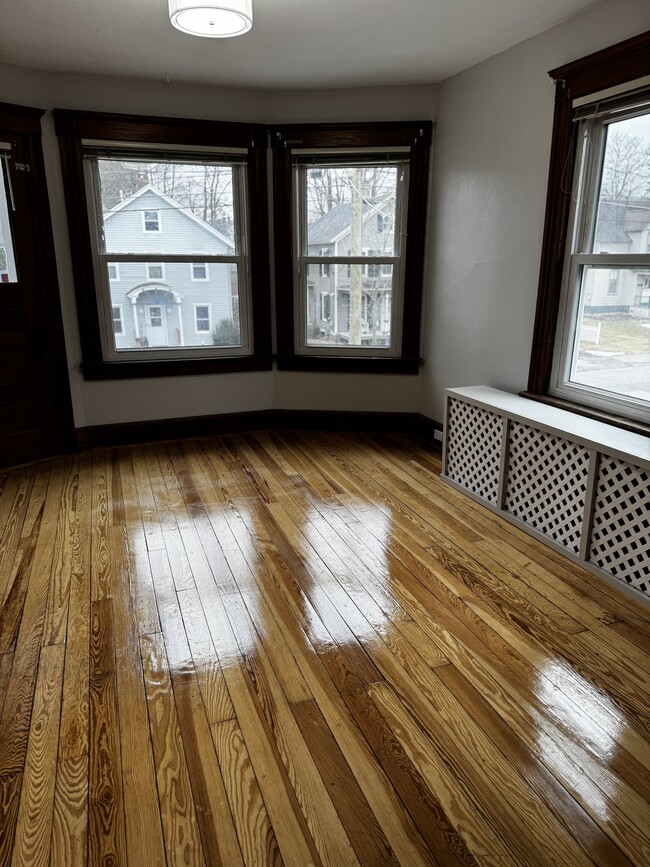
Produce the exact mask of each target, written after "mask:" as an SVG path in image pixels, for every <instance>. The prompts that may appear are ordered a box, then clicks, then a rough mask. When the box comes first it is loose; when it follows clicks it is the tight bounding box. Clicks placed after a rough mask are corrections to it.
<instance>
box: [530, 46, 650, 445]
mask: <svg viewBox="0 0 650 867" xmlns="http://www.w3.org/2000/svg"><path fill="white" fill-rule="evenodd" d="M549 75H550V76H551V77H552V78H553V79H554V81H555V115H554V121H553V140H552V148H551V159H550V171H549V187H548V195H547V204H546V219H545V224H544V240H543V244H542V258H541V267H540V279H539V292H538V297H537V310H536V316H535V327H534V332H533V345H532V351H531V364H530V372H529V379H528V391H527V392H526V394H527V395H528V396H530V397H538V396H539V397H540V398H541V399H542V400H544V402H547V403H551V404H555V405H559V406H563V407H565V408H567V409H573V410H574V411H575V412H578V413H580V414H582V415H587V416H591V417H593V418H597V419H599V420H602V419H608V420H610V421H611V423H612V424H614V425H618V426H619V427H623V428H627V429H628V430H634V431H642V432H647V431H648V430H650V386H649V385H648V383H649V382H650V329H649V328H648V327H647V326H648V325H650V311H649V310H648V307H646V306H645V305H644V304H643V303H642V299H643V274H647V273H648V272H649V271H650V250H648V247H647V242H646V240H645V239H646V238H647V232H648V230H649V229H650V188H649V187H648V183H647V166H648V163H647V159H648V158H647V154H648V152H649V149H650V89H649V88H648V80H649V78H648V77H649V76H650V32H647V33H642V34H639V35H638V36H635V37H632V38H631V39H628V40H625V41H624V42H620V43H618V44H617V45H613V46H611V47H609V48H605V49H602V50H601V51H597V52H595V53H594V54H591V55H589V56H588V57H583V58H580V59H578V60H575V61H573V62H571V63H567V64H565V65H564V66H561V67H558V68H557V69H553V70H551V72H550V73H549ZM614 272H618V280H617V282H616V285H615V283H614ZM615 289H616V292H615V291H614V290H615Z"/></svg>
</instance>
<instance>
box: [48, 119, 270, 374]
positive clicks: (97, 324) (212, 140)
mask: <svg viewBox="0 0 650 867" xmlns="http://www.w3.org/2000/svg"><path fill="white" fill-rule="evenodd" d="M55 117H56V126H57V133H58V135H59V137H60V139H61V149H62V153H63V154H64V155H65V159H64V166H65V170H64V182H65V186H66V204H67V208H68V214H69V220H70V229H71V235H72V238H73V245H72V246H73V250H75V257H74V260H73V266H74V273H75V287H76V292H77V307H78V312H79V320H80V325H81V329H80V330H81V333H82V351H83V362H84V363H83V371H84V375H85V376H86V378H124V377H131V376H164V375H170V374H190V373H201V372H212V371H220V370H221V371H230V370H259V369H268V368H269V367H270V366H271V360H270V328H269V288H268V281H267V278H266V274H265V271H266V268H265V266H266V265H267V262H268V247H267V242H266V236H267V230H266V213H267V210H268V209H267V207H266V204H265V202H266V181H265V158H264V148H265V142H266V132H265V130H264V129H263V128H261V127H257V126H253V125H250V124H222V123H213V122H207V121H185V120H176V119H165V118H162V119H161V118H139V117H129V116H128V115H127V116H125V115H120V116H114V115H104V114H94V113H86V112H69V111H58V110H57V111H56V112H55ZM253 203H254V207H253ZM260 215H261V216H260ZM84 222H85V229H84V228H83V227H84ZM163 230H164V231H163ZM253 237H254V239H255V241H254V243H253ZM154 239H155V240H154ZM197 250H201V251H202V252H201V260H202V261H201V262H200V263H197V262H194V261H193V257H194V256H195V254H196V251H197ZM118 276H119V281H118V280H117V277H118ZM143 276H144V280H143ZM197 282H198V283H200V284H201V285H200V286H195V285H194V284H195V283H197ZM118 308H119V316H117V315H116V311H117V309H118ZM127 311H128V327H126V326H125V322H124V318H123V313H126V312H127ZM205 313H207V316H205V315H203V314H205ZM213 322H214V328H215V329H218V334H219V335H221V337H219V338H218V339H217V338H215V339H214V340H213V339H206V335H207V337H208V338H209V336H210V332H211V331H212V327H213V326H212V323H213ZM118 338H119V339H118Z"/></svg>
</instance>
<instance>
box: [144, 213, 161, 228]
mask: <svg viewBox="0 0 650 867" xmlns="http://www.w3.org/2000/svg"><path fill="white" fill-rule="evenodd" d="M142 228H143V230H144V231H145V232H160V231H161V228H160V211H143V212H142Z"/></svg>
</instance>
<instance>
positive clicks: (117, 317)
mask: <svg viewBox="0 0 650 867" xmlns="http://www.w3.org/2000/svg"><path fill="white" fill-rule="evenodd" d="M112 311H113V333H114V334H123V332H124V325H123V323H122V306H121V305H118V306H117V307H113V308H112Z"/></svg>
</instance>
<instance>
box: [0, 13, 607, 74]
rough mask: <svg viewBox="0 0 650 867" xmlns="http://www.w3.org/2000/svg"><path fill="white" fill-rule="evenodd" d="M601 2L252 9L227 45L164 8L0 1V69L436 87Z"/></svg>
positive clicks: (225, 40)
mask: <svg viewBox="0 0 650 867" xmlns="http://www.w3.org/2000/svg"><path fill="white" fill-rule="evenodd" d="M597 2H599V0H542V2H540V0H326V2H322V0H321V2H318V0H253V29H252V30H251V31H250V32H249V33H247V34H246V35H244V36H239V37H237V38H235V39H201V38H198V37H193V36H188V35H186V34H184V33H180V32H178V31H177V30H175V29H174V28H173V27H172V26H171V25H170V23H169V18H168V11H167V0H1V3H0V6H1V12H0V61H2V62H4V63H10V64H15V65H17V66H27V67H31V68H35V69H46V70H53V71H61V72H76V73H97V74H109V75H124V76H134V77H138V78H149V79H158V80H163V81H164V80H167V77H169V80H170V81H175V82H196V83H199V82H200V83H205V84H222V85H229V86H237V87H260V88H274V89H276V88H292V89H293V88H333V87H352V86H365V85H389V84H418V83H435V82H437V81H441V80H442V79H444V78H447V77H449V76H450V75H454V74H455V73H457V72H460V71H461V70H463V69H467V68H468V67H470V66H473V65H474V64H475V63H478V62H479V61H481V60H485V59H486V58H487V57H490V56H492V55H493V54H497V53H498V52H500V51H504V50H505V49H506V48H509V47H510V46H512V45H515V44H517V43H518V42H521V41H523V40H524V39H528V38H529V37H531V36H534V35H535V34H537V33H540V32H541V31H543V30H546V29H548V28H549V27H553V26H554V25H556V24H559V23H560V22H562V21H565V20H567V19H568V18H570V17H572V16H573V15H575V14H577V13H578V12H580V11H582V10H584V9H586V8H588V7H590V6H594V5H596V4H597Z"/></svg>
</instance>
